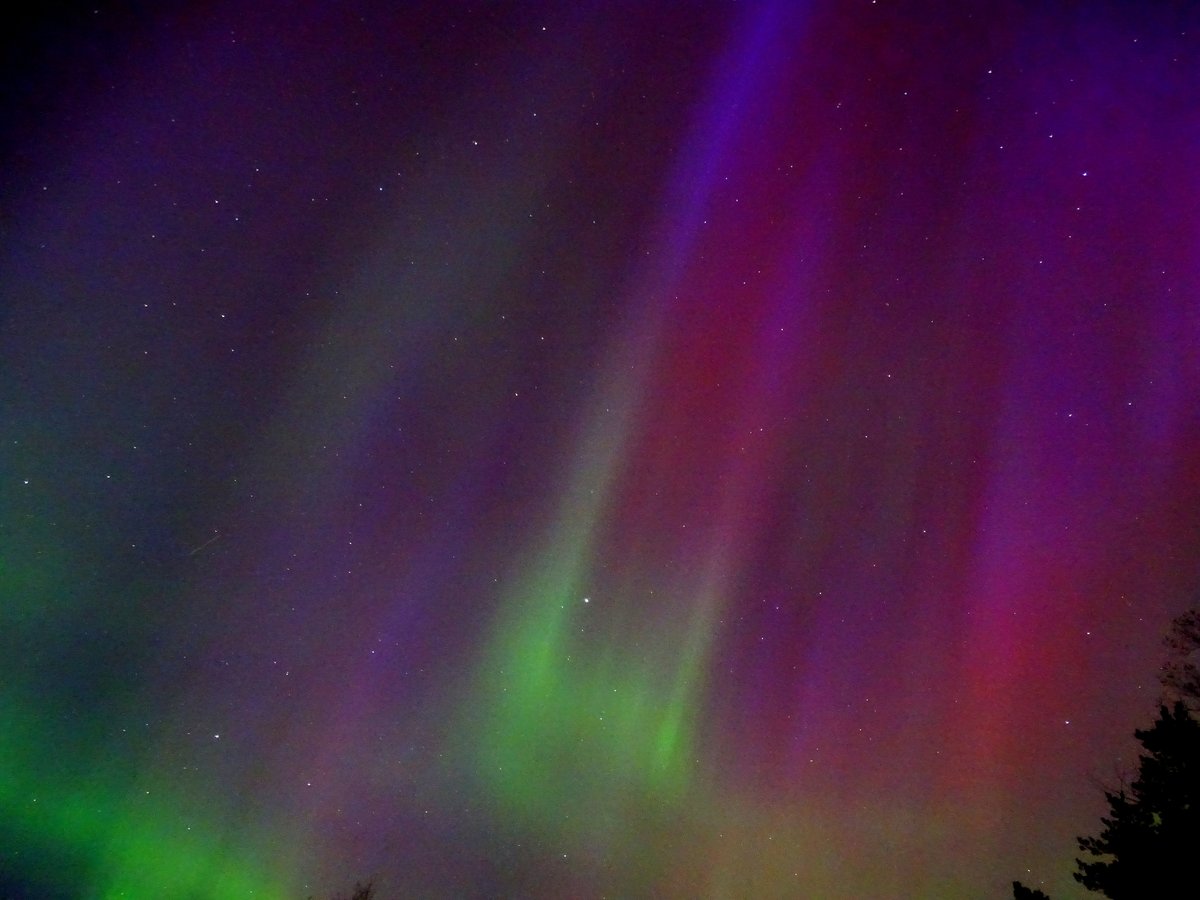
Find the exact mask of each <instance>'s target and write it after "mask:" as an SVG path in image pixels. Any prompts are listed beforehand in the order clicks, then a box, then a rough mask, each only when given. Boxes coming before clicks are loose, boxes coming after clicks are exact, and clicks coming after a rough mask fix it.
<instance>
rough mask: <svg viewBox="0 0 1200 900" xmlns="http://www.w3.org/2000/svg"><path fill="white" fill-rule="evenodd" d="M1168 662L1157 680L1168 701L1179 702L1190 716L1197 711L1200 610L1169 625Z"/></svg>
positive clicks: (1199, 675)
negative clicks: (1181, 702) (1190, 713)
mask: <svg viewBox="0 0 1200 900" xmlns="http://www.w3.org/2000/svg"><path fill="white" fill-rule="evenodd" d="M1166 644H1167V651H1168V656H1167V661H1166V663H1164V664H1163V667H1162V672H1161V674H1160V675H1159V680H1160V681H1162V685H1163V687H1164V688H1165V689H1166V696H1167V700H1168V702H1173V701H1176V700H1182V701H1183V703H1184V704H1185V705H1186V706H1187V708H1188V709H1190V710H1191V711H1192V712H1193V713H1195V712H1200V669H1197V666H1196V663H1197V660H1198V658H1200V609H1189V610H1188V611H1187V612H1185V613H1184V614H1183V615H1181V616H1179V617H1178V618H1177V619H1175V621H1173V622H1172V623H1171V630H1170V631H1169V632H1168V633H1167V640H1166Z"/></svg>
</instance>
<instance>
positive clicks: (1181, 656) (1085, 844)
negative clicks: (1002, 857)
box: [1013, 609, 1200, 900]
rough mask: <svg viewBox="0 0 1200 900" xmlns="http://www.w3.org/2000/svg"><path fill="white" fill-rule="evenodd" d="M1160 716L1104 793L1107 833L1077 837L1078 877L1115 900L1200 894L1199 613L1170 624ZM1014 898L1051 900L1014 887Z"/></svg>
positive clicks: (1142, 734) (1192, 612)
mask: <svg viewBox="0 0 1200 900" xmlns="http://www.w3.org/2000/svg"><path fill="white" fill-rule="evenodd" d="M1167 647H1168V659H1167V662H1166V664H1165V665H1164V666H1163V668H1162V672H1161V675H1160V680H1161V682H1162V685H1163V701H1162V703H1161V705H1160V706H1159V710H1158V718H1156V719H1155V721H1154V724H1153V725H1152V726H1151V727H1150V728H1147V729H1144V730H1143V729H1138V730H1135V731H1134V733H1133V734H1134V737H1136V738H1137V740H1138V743H1140V744H1141V745H1142V752H1141V753H1140V754H1139V756H1138V767H1137V773H1136V775H1134V776H1133V777H1132V779H1123V780H1122V783H1121V784H1120V785H1119V786H1118V787H1117V788H1115V789H1113V790H1106V791H1105V792H1104V797H1105V800H1107V801H1108V815H1106V816H1102V817H1101V819H1100V824H1101V826H1102V827H1101V829H1100V833H1099V834H1097V835H1094V836H1085V837H1079V838H1076V842H1077V843H1078V845H1079V849H1080V851H1081V852H1082V853H1083V854H1084V856H1085V857H1086V858H1076V860H1075V866H1076V871H1075V872H1074V873H1073V874H1074V878H1075V880H1076V881H1078V882H1079V883H1080V884H1082V885H1083V886H1084V887H1085V888H1087V889H1088V890H1089V891H1093V892H1095V893H1098V894H1103V895H1104V896H1105V897H1109V898H1111V900H1146V898H1157V900H1169V898H1176V897H1178V898H1192V897H1196V896H1200V886H1198V884H1197V881H1198V880H1197V871H1198V866H1200V858H1196V857H1193V856H1192V855H1191V854H1192V853H1195V852H1196V851H1197V850H1200V718H1198V717H1197V714H1198V713H1200V671H1198V669H1197V657H1198V656H1200V609H1192V610H1189V611H1188V612H1186V613H1184V614H1183V615H1181V616H1179V617H1178V618H1177V619H1175V620H1174V621H1173V622H1172V623H1171V630H1170V632H1169V634H1168V636H1167ZM1013 898H1014V900H1050V898H1049V897H1048V896H1047V895H1046V894H1044V893H1043V892H1042V891H1039V890H1035V889H1033V888H1029V887H1026V886H1025V885H1023V884H1021V882H1019V881H1014V882H1013Z"/></svg>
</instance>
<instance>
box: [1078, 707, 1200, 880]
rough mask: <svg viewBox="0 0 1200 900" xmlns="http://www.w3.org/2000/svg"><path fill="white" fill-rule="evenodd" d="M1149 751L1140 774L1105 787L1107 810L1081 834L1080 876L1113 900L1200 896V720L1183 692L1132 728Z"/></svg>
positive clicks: (1143, 759)
mask: <svg viewBox="0 0 1200 900" xmlns="http://www.w3.org/2000/svg"><path fill="white" fill-rule="evenodd" d="M1134 736H1135V737H1137V739H1138V741H1139V742H1140V743H1141V745H1142V747H1143V748H1144V750H1145V752H1144V753H1142V754H1141V756H1140V757H1139V762H1138V773H1137V777H1136V778H1134V780H1133V781H1132V782H1131V783H1130V784H1128V785H1127V786H1124V787H1122V788H1120V789H1119V790H1117V791H1115V792H1113V791H1105V792H1104V796H1105V798H1106V799H1107V800H1108V806H1109V813H1108V815H1107V816H1105V817H1103V818H1102V819H1101V820H1100V821H1101V823H1102V824H1103V826H1104V827H1103V828H1102V829H1101V831H1100V834H1099V835H1097V836H1095V837H1081V838H1078V843H1079V849H1080V850H1082V851H1083V852H1084V853H1085V854H1087V855H1088V856H1090V857H1092V859H1091V860H1083V859H1076V860H1075V863H1076V866H1077V868H1078V871H1077V872H1076V873H1075V880H1076V881H1078V882H1079V883H1080V884H1082V885H1083V886H1084V887H1086V888H1087V889H1088V890H1091V891H1096V892H1098V893H1101V894H1104V895H1105V896H1106V897H1110V898H1112V900H1127V898H1129V900H1132V898H1146V897H1156V898H1163V900H1167V898H1172V897H1180V898H1184V897H1187V898H1191V897H1195V896H1197V893H1198V890H1197V885H1198V884H1200V877H1198V876H1200V869H1198V868H1197V866H1198V864H1200V721H1197V720H1196V719H1195V718H1193V717H1192V715H1191V714H1190V713H1189V712H1188V708H1187V707H1186V706H1185V705H1184V703H1183V702H1182V701H1181V700H1177V701H1176V702H1175V704H1174V706H1172V707H1171V708H1169V709H1168V708H1167V707H1166V706H1163V707H1160V708H1159V714H1158V719H1157V720H1156V721H1155V722H1154V725H1153V726H1152V727H1151V728H1149V729H1146V730H1144V731H1143V730H1139V731H1135V732H1134Z"/></svg>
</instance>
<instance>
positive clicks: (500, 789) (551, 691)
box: [470, 366, 719, 828]
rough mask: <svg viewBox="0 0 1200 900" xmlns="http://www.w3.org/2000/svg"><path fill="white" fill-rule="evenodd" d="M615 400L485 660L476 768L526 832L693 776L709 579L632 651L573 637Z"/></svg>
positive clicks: (668, 789) (578, 818)
mask: <svg viewBox="0 0 1200 900" xmlns="http://www.w3.org/2000/svg"><path fill="white" fill-rule="evenodd" d="M636 369H637V367H636V366H631V367H629V368H628V369H626V370H625V371H626V372H630V371H631V370H633V371H636ZM626 377H627V378H628V379H629V381H630V382H631V381H635V378H634V376H633V375H631V374H630V375H627V376H626ZM628 384H629V382H626V385H628ZM618 393H619V396H618V397H617V398H616V399H615V400H614V401H610V402H609V403H606V404H603V407H604V408H605V410H606V412H607V413H608V414H607V415H606V416H603V417H600V416H593V417H592V419H591V423H592V425H593V430H592V432H591V433H590V434H587V435H585V436H584V438H583V439H582V440H581V441H580V448H581V449H580V451H579V452H578V453H577V454H576V460H577V469H576V471H575V472H574V473H573V477H571V478H570V479H569V480H568V487H567V489H566V490H565V492H564V498H563V501H562V503H561V506H560V513H559V515H558V517H557V523H558V524H557V527H555V528H553V529H552V531H551V535H552V536H551V537H549V538H548V539H547V540H546V541H545V543H544V545H543V549H542V550H541V551H540V553H539V554H537V556H536V557H535V559H534V561H533V563H532V564H531V565H530V566H528V567H527V568H526V570H525V572H524V573H523V574H522V575H521V577H519V578H518V579H517V581H516V584H515V585H513V586H512V587H511V588H510V589H509V590H508V591H507V592H506V594H505V596H504V603H503V606H502V609H501V616H500V619H499V621H498V623H497V625H496V627H495V631H494V634H493V638H492V641H491V645H490V648H489V649H488V651H487V652H486V653H485V654H484V660H485V663H484V669H483V672H482V675H481V685H480V687H479V689H478V696H477V698H476V701H475V702H476V703H477V704H478V706H477V709H478V710H481V712H479V713H477V714H475V715H474V716H473V717H472V719H473V722H474V723H475V724H474V726H473V728H472V731H473V732H474V733H473V734H472V735H471V736H470V740H471V741H472V743H473V745H474V746H475V747H476V748H477V749H476V753H475V764H476V766H477V768H478V770H479V773H480V775H481V777H482V778H483V779H484V781H485V782H486V783H487V784H488V785H489V787H490V789H491V791H492V792H493V794H494V796H495V798H496V799H497V800H498V801H499V802H500V803H501V804H502V805H503V806H504V808H505V809H506V811H507V812H508V813H509V814H510V815H513V816H515V817H517V818H519V819H523V820H524V821H525V823H526V824H527V826H530V827H543V828H550V827H553V828H559V827H563V826H564V824H565V820H567V819H570V818H572V817H574V821H575V822H576V823H577V824H576V826H575V827H583V825H582V820H583V819H586V820H587V821H588V822H589V823H592V824H593V825H594V824H595V823H602V822H605V821H610V820H613V819H616V818H617V817H618V816H619V815H620V811H621V810H622V808H623V807H625V806H626V805H627V804H630V803H637V802H639V801H642V800H651V801H653V802H654V803H655V804H657V805H660V806H661V805H662V804H664V803H666V804H670V803H671V802H674V801H679V800H682V798H683V796H684V794H685V792H686V791H687V789H688V787H689V784H690V783H691V780H692V777H693V775H694V763H695V761H696V746H695V745H696V734H695V732H696V727H697V714H698V710H699V708H700V701H701V698H702V695H703V689H704V683H703V682H704V670H705V664H706V662H707V656H708V649H709V645H710V642H711V637H712V632H713V623H712V620H713V617H714V616H713V610H714V609H715V608H716V606H717V598H718V594H719V590H718V589H717V584H718V583H719V578H712V577H701V578H697V579H694V580H692V581H691V582H690V583H689V585H687V586H686V587H684V588H681V589H680V591H679V593H678V595H677V596H675V597H673V598H671V601H670V603H669V604H664V607H667V606H669V608H670V610H671V611H672V614H673V617H672V616H671V615H667V616H664V614H663V611H662V610H655V611H654V616H655V627H654V628H653V630H652V631H651V630H650V629H649V627H647V628H644V629H643V631H642V633H641V635H640V636H639V637H635V638H633V639H632V640H630V639H628V638H627V639H626V640H625V641H624V642H622V643H620V644H615V643H613V640H612V639H611V638H610V639H609V640H607V641H605V640H601V641H599V642H597V641H596V639H595V636H594V635H593V636H592V637H591V638H589V639H588V640H587V641H584V640H582V639H581V638H580V637H579V635H580V633H581V630H584V629H586V628H587V627H588V624H589V623H588V618H589V616H590V614H592V613H593V612H594V609H595V607H591V606H589V605H588V604H587V603H585V602H584V600H583V597H584V596H585V595H586V593H587V590H588V584H589V581H590V577H589V576H590V573H591V570H592V567H593V566H594V565H596V562H597V561H596V560H595V559H594V558H593V557H594V553H595V549H594V548H595V543H596V534H597V532H598V531H599V529H600V527H601V524H602V521H603V516H604V514H605V511H606V505H607V503H608V500H609V497H610V496H611V485H612V483H613V482H614V480H615V478H616V474H617V470H618V467H619V463H620V461H621V454H622V451H623V448H624V444H625V435H626V434H627V432H628V427H627V423H628V420H629V418H630V417H631V412H630V410H631V408H632V406H633V405H634V404H633V403H632V401H631V399H630V398H631V396H632V392H631V391H630V390H628V388H626V389H625V390H619V389H618ZM601 419H603V421H604V425H603V427H602V426H601V425H600V420H601ZM700 574H701V575H702V576H703V575H705V573H700ZM717 574H718V575H719V573H717ZM620 601H621V598H619V597H614V598H606V600H605V601H604V602H612V603H619V602H620ZM636 631H637V630H636V629H635V630H634V633H636ZM626 634H628V632H626ZM566 827H568V828H571V827H573V826H571V825H567V826H566Z"/></svg>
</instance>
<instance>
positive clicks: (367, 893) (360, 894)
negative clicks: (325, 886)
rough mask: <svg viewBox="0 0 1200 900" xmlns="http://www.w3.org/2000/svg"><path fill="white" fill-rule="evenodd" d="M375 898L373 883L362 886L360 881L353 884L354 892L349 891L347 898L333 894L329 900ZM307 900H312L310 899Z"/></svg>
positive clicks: (369, 899)
mask: <svg viewBox="0 0 1200 900" xmlns="http://www.w3.org/2000/svg"><path fill="white" fill-rule="evenodd" d="M374 898H375V882H373V881H368V882H367V883H366V884H363V883H362V882H361V881H356V882H354V890H353V891H351V893H350V896H349V897H343V896H342V895H341V894H334V895H333V897H331V898H330V900H374ZM309 900H312V898H311V897H310V898H309Z"/></svg>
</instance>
